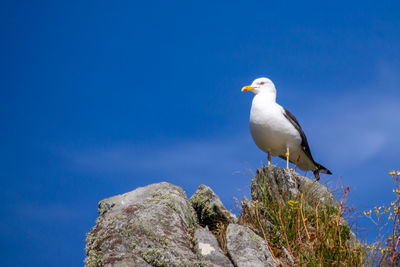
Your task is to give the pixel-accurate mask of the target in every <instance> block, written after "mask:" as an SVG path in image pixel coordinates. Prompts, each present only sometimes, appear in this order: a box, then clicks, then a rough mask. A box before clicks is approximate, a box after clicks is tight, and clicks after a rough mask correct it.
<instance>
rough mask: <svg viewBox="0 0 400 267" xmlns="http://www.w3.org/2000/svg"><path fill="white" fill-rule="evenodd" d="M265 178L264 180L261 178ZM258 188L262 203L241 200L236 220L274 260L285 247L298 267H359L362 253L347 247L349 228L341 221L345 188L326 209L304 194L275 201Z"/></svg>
mask: <svg viewBox="0 0 400 267" xmlns="http://www.w3.org/2000/svg"><path fill="white" fill-rule="evenodd" d="M265 178H266V179H268V177H265ZM267 184H268V183H266V184H265V185H262V188H261V189H262V192H263V199H262V201H248V200H247V199H244V200H243V201H242V207H241V208H242V212H241V215H240V218H239V221H240V223H241V224H243V225H247V226H249V227H251V228H252V229H253V230H254V231H255V232H256V233H257V234H258V235H260V236H261V237H263V238H264V239H265V240H266V242H267V243H268V244H269V246H270V248H271V250H272V253H273V254H274V256H275V257H276V258H279V257H280V255H282V247H285V248H286V249H287V250H288V251H289V253H290V254H291V256H292V257H293V259H294V261H295V262H296V264H298V265H299V266H363V265H364V264H365V258H366V251H365V249H363V248H362V246H361V244H360V243H358V241H357V242H353V244H349V241H348V240H349V238H350V232H351V230H350V228H349V226H348V225H347V224H346V222H345V221H344V219H343V218H342V216H343V212H344V210H345V209H346V208H345V206H344V205H345V204H344V203H345V199H346V197H347V194H348V189H345V191H344V192H343V200H342V201H339V204H338V206H336V207H333V206H328V205H326V204H323V203H321V202H319V200H318V199H314V198H313V196H312V194H311V193H310V194H309V193H308V192H299V193H298V194H297V196H296V197H293V198H292V199H285V200H284V199H283V198H281V199H280V200H279V201H278V200H275V199H274V198H273V197H272V196H271V195H269V193H268V188H267V186H268V185H267Z"/></svg>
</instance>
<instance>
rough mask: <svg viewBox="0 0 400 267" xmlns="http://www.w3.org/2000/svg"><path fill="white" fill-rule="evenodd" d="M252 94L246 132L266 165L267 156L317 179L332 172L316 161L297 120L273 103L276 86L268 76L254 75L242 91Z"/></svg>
mask: <svg viewBox="0 0 400 267" xmlns="http://www.w3.org/2000/svg"><path fill="white" fill-rule="evenodd" d="M247 91H251V92H253V93H254V98H253V102H252V105H251V111H250V132H251V136H252V137H253V140H254V142H255V143H256V145H257V146H258V147H259V148H260V149H261V150H262V151H264V152H266V153H267V154H268V166H269V165H271V155H272V156H278V157H281V158H283V159H285V158H286V168H287V169H289V161H290V162H292V163H294V164H295V165H296V166H297V167H299V168H300V169H301V170H303V171H307V170H312V171H313V173H314V176H315V179H316V180H317V181H318V180H319V178H320V176H319V173H326V174H332V173H331V172H330V171H329V170H328V169H327V168H325V167H324V166H322V165H321V164H319V163H317V162H316V161H315V160H314V159H313V157H312V155H311V150H310V147H309V146H308V142H307V138H306V135H305V134H304V131H303V129H302V128H301V126H300V124H299V122H298V121H297V119H296V118H295V116H293V114H292V113H290V112H289V111H288V110H287V109H285V108H284V107H282V106H281V105H279V104H278V103H276V89H275V85H274V83H273V82H272V81H271V80H270V79H268V78H258V79H256V80H254V81H253V83H252V84H251V85H249V86H245V87H243V88H242V92H247Z"/></svg>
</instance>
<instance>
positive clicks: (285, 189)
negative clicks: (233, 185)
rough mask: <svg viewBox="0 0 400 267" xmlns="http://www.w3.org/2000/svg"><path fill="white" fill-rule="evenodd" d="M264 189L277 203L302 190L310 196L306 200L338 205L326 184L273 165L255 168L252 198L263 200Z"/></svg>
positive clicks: (285, 200) (293, 196)
mask: <svg viewBox="0 0 400 267" xmlns="http://www.w3.org/2000/svg"><path fill="white" fill-rule="evenodd" d="M264 190H267V192H266V193H267V195H269V196H270V197H271V198H272V199H274V200H275V201H276V202H277V203H281V200H283V201H284V203H286V202H287V201H288V200H290V199H294V198H295V197H296V196H297V194H298V192H302V193H307V194H308V196H311V197H309V198H308V200H315V201H320V202H321V203H324V204H327V205H329V206H334V207H336V206H337V205H338V203H337V201H336V198H335V197H334V196H333V194H332V193H331V192H330V191H329V189H328V188H327V187H326V186H324V185H322V184H320V183H318V182H317V181H314V180H311V179H309V178H307V177H304V176H301V175H299V174H297V173H295V172H293V171H290V170H287V169H281V168H278V167H276V166H273V165H271V166H264V167H263V168H260V169H258V170H257V173H256V176H255V177H254V178H253V180H252V183H251V196H252V200H258V201H263V198H264V195H265V194H264V193H263V191H264Z"/></svg>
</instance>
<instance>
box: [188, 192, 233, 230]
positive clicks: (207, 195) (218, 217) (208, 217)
mask: <svg viewBox="0 0 400 267" xmlns="http://www.w3.org/2000/svg"><path fill="white" fill-rule="evenodd" d="M190 203H192V206H193V208H194V210H195V211H196V214H197V218H198V219H199V223H200V225H201V226H208V227H209V228H210V230H215V229H216V228H217V224H218V223H223V224H228V223H231V222H237V218H236V216H235V215H233V214H232V213H231V212H230V211H229V210H227V209H226V208H225V206H224V205H223V204H222V202H221V200H220V198H219V197H218V196H217V195H216V194H215V193H214V191H213V190H212V189H211V188H210V187H208V186H206V185H203V184H202V185H200V186H199V188H198V189H197V191H196V192H195V194H194V195H193V196H192V197H191V198H190Z"/></svg>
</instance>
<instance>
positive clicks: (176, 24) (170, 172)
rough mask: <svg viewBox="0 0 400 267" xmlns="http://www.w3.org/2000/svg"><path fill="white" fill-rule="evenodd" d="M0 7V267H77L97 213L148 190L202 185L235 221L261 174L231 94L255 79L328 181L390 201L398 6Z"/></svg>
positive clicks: (238, 99)
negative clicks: (296, 126)
mask: <svg viewBox="0 0 400 267" xmlns="http://www.w3.org/2000/svg"><path fill="white" fill-rule="evenodd" d="M0 7H1V8H0V22H1V23H0V25H1V26H0V34H1V37H2V38H1V39H2V42H0V48H1V55H2V59H1V61H0V83H1V86H0V114H1V117H0V118H1V126H2V130H1V131H0V137H1V138H0V145H1V149H2V152H3V153H1V155H0V166H1V175H0V179H1V186H0V198H1V200H2V201H1V202H2V203H1V205H0V227H1V229H2V230H1V231H0V251H1V252H0V253H1V254H0V255H1V258H2V262H3V265H6V266H28V265H29V266H80V265H82V261H83V259H84V244H85V242H84V239H85V234H86V233H87V232H88V231H89V230H90V227H92V226H93V225H94V224H95V219H96V218H97V202H98V201H99V200H101V199H103V198H107V197H110V196H113V195H115V194H120V193H125V192H128V191H130V190H133V189H135V188H136V187H139V186H144V185H147V184H150V183H154V182H160V181H168V182H171V183H174V184H177V185H179V186H181V187H183V189H184V190H185V191H186V192H187V194H188V196H189V197H190V196H191V195H192V194H193V192H194V191H195V190H196V188H197V186H198V185H200V184H207V185H209V186H211V187H212V188H213V189H214V190H215V191H216V193H217V194H219V195H220V197H221V199H222V200H223V202H224V203H225V204H226V206H228V207H229V208H231V209H233V208H234V207H235V201H234V200H233V198H234V197H236V198H239V199H241V198H242V197H243V196H244V195H248V194H249V186H250V181H251V177H252V175H253V174H254V172H255V170H256V169H257V168H258V167H260V166H261V164H262V163H265V162H266V155H265V154H263V153H262V152H261V151H259V150H258V149H257V147H256V146H255V145H254V144H253V141H252V140H251V137H250V134H249V130H248V117H249V110H250V104H251V99H252V95H251V94H250V93H249V94H244V93H241V92H240V89H241V87H242V86H244V85H248V84H250V83H251V82H252V80H253V79H255V78H258V77H261V76H266V77H269V78H271V79H272V80H273V81H274V83H275V85H276V87H277V91H278V98H277V100H278V102H279V103H280V104H282V105H283V106H285V107H286V108H288V109H289V110H290V111H291V112H292V113H294V114H295V115H296V117H297V118H298V120H299V121H300V123H301V125H302V127H303V129H304V130H305V132H306V134H307V136H308V139H309V143H310V146H311V150H312V152H313V155H314V158H315V159H316V160H317V161H319V162H320V163H322V164H323V165H325V166H327V167H328V168H329V169H330V170H331V171H332V172H333V173H334V175H332V176H324V177H322V179H321V182H322V183H327V184H329V185H331V186H332V187H335V186H336V185H337V184H338V182H339V181H341V182H342V183H343V184H346V185H350V187H351V196H350V200H351V204H352V205H353V206H355V207H356V208H357V209H359V210H363V209H367V208H369V207H371V206H372V205H374V204H380V203H384V202H388V201H389V200H390V199H391V197H392V195H391V186H392V183H391V180H390V178H389V176H388V174H387V173H388V171H389V170H392V169H396V168H400V166H399V147H400V139H399V138H398V136H399V130H400V105H399V100H400V75H399V74H400V49H399V48H400V27H399V25H400V16H399V14H400V6H399V4H398V3H396V2H395V1H387V2H386V1H381V2H380V3H377V2H376V1H352V2H349V1H335V2H334V3H322V2H321V1H309V2H296V3H293V2H289V1H147V2H145V1H113V2H110V1H34V2H33V1H8V0H5V1H2V2H1V3H0ZM273 163H274V164H277V165H278V166H282V167H283V166H284V165H285V163H284V162H283V161H282V160H281V159H278V158H275V159H273ZM307 175H308V176H309V177H312V175H311V173H308V174H307ZM360 224H363V223H362V222H360ZM363 235H365V232H364V233H363ZM370 238H371V237H370Z"/></svg>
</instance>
